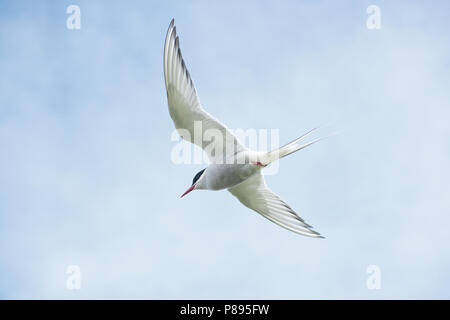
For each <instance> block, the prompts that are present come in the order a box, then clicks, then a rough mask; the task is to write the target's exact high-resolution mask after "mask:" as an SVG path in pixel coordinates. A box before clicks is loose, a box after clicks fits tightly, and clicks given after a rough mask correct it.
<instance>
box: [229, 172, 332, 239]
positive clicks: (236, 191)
mask: <svg viewBox="0 0 450 320" xmlns="http://www.w3.org/2000/svg"><path fill="white" fill-rule="evenodd" d="M228 191H230V192H231V194H232V195H234V196H235V197H236V198H238V199H239V201H240V202H241V203H242V204H243V205H245V206H247V207H249V208H250V209H253V210H255V211H256V212H258V213H260V214H261V215H262V216H264V217H265V218H267V219H269V220H270V221H272V222H274V223H276V224H278V225H280V226H282V227H283V228H286V229H288V230H290V231H293V232H295V233H298V234H301V235H304V236H309V237H314V238H323V237H322V236H321V235H320V234H319V233H318V232H316V231H314V230H312V226H310V225H309V224H307V223H306V222H305V221H304V220H303V219H302V218H300V217H299V216H298V215H297V214H296V213H295V211H294V210H292V208H291V207H289V205H287V204H286V203H285V202H284V201H283V200H281V199H280V198H279V197H278V196H277V195H276V194H274V193H273V192H272V191H271V190H270V189H269V188H268V187H267V185H266V182H265V180H264V176H263V175H262V173H261V172H259V173H255V174H254V175H253V176H251V177H250V178H248V179H247V180H245V181H244V182H242V183H240V184H238V185H237V186H234V187H232V188H229V189H228Z"/></svg>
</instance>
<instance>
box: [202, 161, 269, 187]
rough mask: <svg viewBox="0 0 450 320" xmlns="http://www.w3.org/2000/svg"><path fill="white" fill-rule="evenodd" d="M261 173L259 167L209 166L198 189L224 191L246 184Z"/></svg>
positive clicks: (246, 165)
mask: <svg viewBox="0 0 450 320" xmlns="http://www.w3.org/2000/svg"><path fill="white" fill-rule="evenodd" d="M259 171H261V167H260V166H258V165H254V164H250V163H244V164H214V163H213V164H211V165H209V166H208V167H207V168H206V170H205V172H204V174H203V177H202V179H201V180H200V181H199V184H198V186H197V188H196V189H200V190H201V189H204V190H222V189H228V188H231V187H234V186H236V185H238V184H240V183H241V182H244V181H245V180H247V179H248V178H250V176H252V175H254V174H257V173H258V172H259Z"/></svg>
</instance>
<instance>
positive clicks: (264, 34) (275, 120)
mask: <svg viewBox="0 0 450 320" xmlns="http://www.w3.org/2000/svg"><path fill="white" fill-rule="evenodd" d="M70 4H77V5H79V6H80V8H81V30H68V29H67V28H66V19H67V17H68V15H67V14H66V8H67V6H68V5H70ZM370 4H376V5H378V6H379V7H380V8H381V19H382V20H381V26H382V28H381V30H368V29H367V28H366V19H367V14H366V8H367V6H368V5H370ZM449 9H450V3H448V2H446V1H433V2H425V1H356V0H355V1H282V2H280V1H245V2H243V1H221V2H219V1H215V2H213V1H186V2H183V3H181V2H179V1H172V2H168V1H167V2H166V1H165V2H164V4H163V3H162V2H153V3H152V2H149V1H58V2H56V1H1V2H0V150H1V157H0V252H1V255H0V297H1V298H7V299H11V298H74V299H78V298H149V299H163V298H175V299H182V298H205V299H214V298H225V299H226V298H236V299H241V298H261V299H263V298H264V299H280V298H285V299H305V298H306V299H310V298H327V299H328V298H337V299H341V298H369V299H379V298H447V299H448V298H450V287H449V283H450V275H449V274H448V270H449V269H450V256H449V254H450V252H449V251H450V250H449V249H450V248H449V243H450V233H449V231H448V230H449V227H450V166H449V163H450V144H449V138H450V125H449V119H450V102H449V101H450V91H449V89H448V87H449V80H450V37H449V31H448V30H450V22H449V20H448V12H449ZM172 17H174V18H175V19H176V24H177V31H178V34H179V35H180V38H181V39H180V40H181V47H182V50H183V56H184V58H185V59H186V62H187V66H188V68H189V70H190V73H191V75H192V77H193V79H194V81H195V83H196V87H197V89H198V92H199V95H200V99H201V101H202V103H203V105H204V106H205V108H206V109H207V110H208V111H209V112H211V113H212V114H213V115H215V116H216V117H217V118H219V119H221V120H222V121H223V122H224V123H226V124H227V125H228V126H229V127H231V128H256V129H261V128H268V129H270V128H276V129H279V130H280V140H281V143H284V142H288V141H290V140H292V139H293V138H295V137H297V136H299V135H300V134H302V133H304V132H305V131H307V130H309V129H310V128H312V127H314V126H316V125H319V124H323V123H331V130H340V131H341V132H342V133H341V134H340V135H339V136H337V137H333V138H332V139H328V140H326V141H323V142H321V143H319V144H316V145H314V146H313V147H310V148H308V149H306V150H304V151H301V152H299V153H296V154H294V155H291V156H289V157H287V158H284V159H283V160H282V162H281V163H280V172H279V173H278V174H277V175H273V176H270V177H268V179H267V180H268V184H269V186H270V187H271V188H272V190H274V191H275V192H276V193H278V194H279V195H280V196H281V197H282V198H283V199H284V200H285V201H286V202H288V203H289V204H290V205H291V206H292V207H293V208H294V209H296V210H297V211H298V212H299V214H300V215H301V216H302V217H303V218H305V219H306V221H307V222H309V223H310V224H312V225H313V226H314V227H315V228H316V229H317V230H318V231H319V232H321V233H322V234H323V235H325V236H326V239H324V240H317V239H310V238H306V237H301V236H299V235H296V234H294V233H290V232H288V231H286V230H284V229H282V228H280V227H278V226H276V225H274V224H272V223H270V222H269V221H267V220H266V219H264V218H262V217H260V216H259V215H258V214H256V213H254V212H253V211H251V210H249V209H247V208H245V207H243V206H242V205H241V204H240V203H239V202H238V201H237V200H236V199H234V198H233V197H232V196H231V195H230V194H229V193H228V192H226V191H222V192H194V193H192V194H190V195H189V196H188V197H185V198H183V199H179V196H180V194H181V193H182V192H183V191H184V190H185V189H186V188H187V187H188V186H189V184H190V182H191V181H192V178H193V176H194V175H195V173H196V172H197V171H198V170H200V169H201V168H202V167H203V166H201V165H178V166H177V165H174V164H173V163H172V162H171V160H170V154H171V150H172V148H173V146H174V145H175V143H174V142H172V141H171V140H170V137H171V133H172V131H173V128H174V127H173V123H172V121H171V119H170V117H169V114H168V110H167V101H166V93H165V88H164V80H163V72H162V70H163V67H162V49H163V41H164V36H165V32H166V30H167V27H168V24H169V22H170V20H171V18H172ZM238 113H239V114H240V115H239V116H238V115H237V114H238ZM371 264H375V265H378V266H379V267H380V269H381V289H380V290H368V289H367V287H366V279H367V277H368V275H367V273H366V268H367V266H368V265H371ZM68 265H78V266H80V268H81V273H82V281H81V289H80V290H73V291H70V290H68V289H66V278H67V275H66V274H65V270H66V267H67V266H68Z"/></svg>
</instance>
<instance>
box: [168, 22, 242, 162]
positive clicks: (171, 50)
mask: <svg viewBox="0 0 450 320" xmlns="http://www.w3.org/2000/svg"><path fill="white" fill-rule="evenodd" d="M164 79H165V84H166V91H167V100H168V104H169V113H170V116H171V117H172V120H173V122H174V124H175V127H176V128H177V129H178V132H179V133H180V135H181V137H182V138H183V139H185V140H187V141H189V142H191V143H195V144H196V145H198V146H199V147H201V148H202V149H203V150H205V151H206V152H207V153H208V157H209V159H210V160H211V161H212V162H213V163H225V162H226V161H227V159H228V158H229V157H233V156H234V155H235V154H236V153H239V152H242V151H246V150H247V148H245V147H244V146H243V145H242V144H241V143H240V142H239V140H238V139H237V138H236V137H235V136H234V135H233V134H232V133H231V132H230V130H229V129H228V128H227V127H226V126H225V125H223V124H222V123H221V122H220V121H218V120H217V119H215V118H214V117H213V116H211V115H210V114H209V113H207V112H206V111H205V110H204V109H203V107H202V105H201V104H200V100H199V98H198V95H197V90H196V89H195V86H194V82H193V81H192V78H191V76H190V74H189V71H188V70H187V68H186V64H185V62H184V60H183V56H182V54H181V49H180V41H179V38H178V36H177V32H176V27H175V25H174V20H172V22H171V23H170V26H169V29H168V30H167V35H166V40H165V45H164ZM196 122H198V125H199V126H201V132H200V133H201V134H202V136H201V137H199V138H198V139H194V133H195V132H194V127H195V126H194V124H195V123H196ZM182 129H184V130H182ZM185 130H187V132H188V133H189V134H186V131H185ZM207 130H214V131H210V133H211V135H212V137H213V138H212V139H211V140H206V139H204V136H203V135H204V133H205V132H206V131H207ZM219 134H220V135H221V138H222V141H221V143H220V144H218V143H216V144H215V145H214V148H212V147H211V144H212V143H214V142H217V141H215V139H218V138H219V137H216V136H217V135H219ZM206 147H208V148H206Z"/></svg>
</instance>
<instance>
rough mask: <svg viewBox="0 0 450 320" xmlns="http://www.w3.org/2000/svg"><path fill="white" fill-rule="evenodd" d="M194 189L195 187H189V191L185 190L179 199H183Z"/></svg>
mask: <svg viewBox="0 0 450 320" xmlns="http://www.w3.org/2000/svg"><path fill="white" fill-rule="evenodd" d="M194 188H195V186H191V187H189V189H187V190H186V192H185V193H183V194H182V195H181V197H180V198H183V197H184V196H185V195H187V194H188V193H189V192H191V191H192V190H194Z"/></svg>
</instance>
